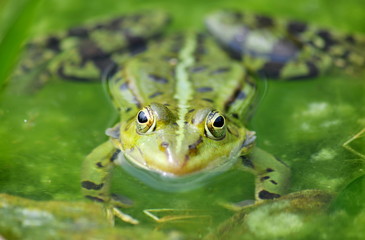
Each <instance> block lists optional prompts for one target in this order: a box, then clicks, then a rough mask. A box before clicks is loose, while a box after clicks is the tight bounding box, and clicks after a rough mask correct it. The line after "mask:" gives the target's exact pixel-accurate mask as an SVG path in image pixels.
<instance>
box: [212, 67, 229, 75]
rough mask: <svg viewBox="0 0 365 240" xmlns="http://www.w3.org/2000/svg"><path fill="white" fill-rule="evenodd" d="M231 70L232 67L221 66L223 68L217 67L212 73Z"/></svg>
mask: <svg viewBox="0 0 365 240" xmlns="http://www.w3.org/2000/svg"><path fill="white" fill-rule="evenodd" d="M229 70H231V68H230V67H221V68H217V69H216V70H214V71H211V72H210V75H215V74H220V73H225V72H228V71H229Z"/></svg>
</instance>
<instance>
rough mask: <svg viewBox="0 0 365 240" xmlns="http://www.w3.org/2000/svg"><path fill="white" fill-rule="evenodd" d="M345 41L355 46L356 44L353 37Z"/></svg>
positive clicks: (350, 36)
mask: <svg viewBox="0 0 365 240" xmlns="http://www.w3.org/2000/svg"><path fill="white" fill-rule="evenodd" d="M345 40H346V42H348V43H351V44H355V42H356V41H355V38H354V36H352V35H349V36H347V37H346V38H345Z"/></svg>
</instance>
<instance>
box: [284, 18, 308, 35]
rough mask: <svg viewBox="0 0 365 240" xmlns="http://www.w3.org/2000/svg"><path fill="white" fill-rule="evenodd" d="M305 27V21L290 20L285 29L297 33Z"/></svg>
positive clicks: (305, 28)
mask: <svg viewBox="0 0 365 240" xmlns="http://www.w3.org/2000/svg"><path fill="white" fill-rule="evenodd" d="M307 27H308V26H307V24H305V23H302V22H295V21H292V22H289V24H288V26H287V30H288V32H290V33H293V34H298V33H302V32H304V31H305V30H307Z"/></svg>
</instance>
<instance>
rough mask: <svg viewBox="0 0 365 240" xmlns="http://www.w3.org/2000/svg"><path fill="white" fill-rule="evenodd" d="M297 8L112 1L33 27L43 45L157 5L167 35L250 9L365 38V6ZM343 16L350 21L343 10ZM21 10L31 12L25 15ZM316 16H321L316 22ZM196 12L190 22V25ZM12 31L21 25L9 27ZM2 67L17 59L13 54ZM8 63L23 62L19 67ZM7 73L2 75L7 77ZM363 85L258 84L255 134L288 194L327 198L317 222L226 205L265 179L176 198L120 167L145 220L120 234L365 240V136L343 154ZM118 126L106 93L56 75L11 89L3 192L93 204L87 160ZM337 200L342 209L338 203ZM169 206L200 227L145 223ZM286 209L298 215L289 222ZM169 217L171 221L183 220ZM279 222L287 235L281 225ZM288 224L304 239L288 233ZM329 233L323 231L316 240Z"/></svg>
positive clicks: (361, 116) (116, 185) (343, 81)
mask: <svg viewBox="0 0 365 240" xmlns="http://www.w3.org/2000/svg"><path fill="white" fill-rule="evenodd" d="M288 2H290V1H287V2H286V3H276V4H275V5H274V6H269V3H271V2H270V1H264V0H261V1H247V4H245V5H247V6H242V4H241V1H216V2H214V3H211V2H209V1H201V2H199V3H195V2H194V3H193V1H191V2H189V1H185V2H184V3H183V1H181V2H179V3H177V2H176V3H171V2H169V1H151V2H150V3H147V4H146V3H142V1H125V2H123V4H122V3H118V1H112V0H110V1H109V0H108V1H103V3H102V4H101V3H88V4H86V3H85V2H83V1H75V2H74V1H52V3H54V4H53V5H52V4H50V5H49V6H48V4H47V6H46V4H44V3H43V4H42V3H41V4H40V6H38V7H37V8H35V10H34V14H35V18H34V19H35V20H38V21H35V22H34V23H33V24H31V25H32V28H31V29H32V35H37V34H39V33H45V32H51V30H52V29H53V28H56V29H64V28H67V27H69V26H71V25H75V24H77V23H80V22H82V21H83V20H85V19H95V18H97V16H108V15H116V13H120V12H130V11H135V10H137V9H140V8H156V7H158V8H162V9H166V10H167V11H169V12H171V14H172V15H173V17H174V19H176V20H175V22H174V23H173V25H172V27H171V28H170V29H169V30H168V31H177V30H185V29H201V28H202V21H201V19H202V18H203V16H204V14H205V13H207V12H209V11H210V10H213V9H217V8H221V7H235V8H237V9H242V8H243V7H245V9H246V8H247V10H249V11H251V12H253V11H255V12H265V13H268V14H271V15H278V16H287V17H292V18H293V17H297V18H300V20H307V21H310V22H316V23H317V22H318V24H320V25H326V26H329V27H332V28H333V27H338V28H340V30H344V31H345V30H346V31H358V32H363V33H364V32H365V29H364V26H365V20H363V19H362V18H361V16H360V17H359V16H357V14H358V15H361V14H362V12H363V11H360V10H359V9H358V8H360V7H359V6H362V4H361V1H338V2H337V4H330V5H327V4H329V3H330V2H329V1H324V0H323V1H303V2H299V3H297V4H296V5H293V3H291V4H289V3H288ZM331 3H332V2H331ZM193 4H194V5H193ZM189 5H190V6H189ZM110 6H113V7H112V8H111V7H110ZM193 6H194V7H193ZM84 8H85V9H84ZM362 8H363V7H362ZM343 9H348V11H346V12H343V11H342V10H343ZM363 10H364V9H363ZM17 11H27V10H25V9H23V8H21V7H20V9H18V10H17ZM29 11H33V10H29ZM308 12H311V14H313V17H309V16H308ZM348 12H352V13H353V14H350V13H348ZM187 13H189V15H191V17H189V18H186V14H187ZM28 14H30V13H28ZM338 18H341V20H339V19H338ZM9 19H11V18H9ZM360 19H362V20H361V21H360ZM10 23H12V24H14V25H13V26H14V27H17V28H21V27H22V26H21V25H20V26H19V25H16V24H17V23H16V22H12V21H10V20H9V24H10ZM23 24H24V23H23ZM23 26H24V27H29V26H30V24H29V23H27V24H25V25H23ZM10 27H11V26H10ZM2 29H5V27H3V28H2ZM3 32H5V31H3ZM8 33H9V32H8ZM10 34H11V32H10ZM15 35H16V34H15ZM12 37H14V38H17V37H18V38H20V39H18V40H17V41H14V42H15V43H16V42H19V41H21V40H22V39H21V38H22V37H23V38H24V37H25V36H21V35H20V36H12ZM3 43H4V42H3ZM6 44H8V43H6ZM5 47H6V46H4V44H3V45H2V46H1V48H5ZM8 47H9V46H8ZM1 58H2V59H3V60H4V61H5V60H6V56H2V57H1ZM8 59H9V61H13V60H14V59H15V57H13V56H9V57H8ZM5 75H6V72H5V70H4V69H3V72H1V74H0V76H5ZM364 77H365V74H364V73H363V72H359V73H357V74H356V75H355V76H352V75H348V74H346V73H344V72H342V71H340V70H335V69H333V70H332V71H330V72H329V73H328V75H325V76H322V77H318V78H315V79H311V80H305V81H292V82H288V81H273V80H263V81H260V83H259V87H260V89H261V90H260V97H259V102H258V105H257V107H256V113H255V115H254V117H253V118H252V120H251V121H250V124H249V128H250V129H253V130H255V131H256V132H257V136H258V139H257V141H258V142H257V144H258V145H259V146H260V147H261V148H263V149H265V150H266V151H268V152H270V153H272V154H274V155H275V156H277V157H279V158H280V159H281V160H283V161H284V162H285V163H286V164H288V165H289V166H290V168H291V170H292V179H291V187H290V189H289V192H300V191H303V190H306V189H317V190H321V191H320V193H321V194H324V195H325V197H323V199H325V200H323V202H321V204H323V206H322V205H320V206H321V210H323V211H319V210H318V211H319V212H316V213H313V211H310V210H308V209H311V208H310V207H308V209H307V210H308V212H307V213H305V214H302V213H298V211H293V212H290V210H288V208H287V207H286V206H285V205H280V204H281V203H280V202H279V203H277V204H278V205H274V204H272V205H270V204H268V205H264V206H262V207H258V208H257V209H255V210H253V211H252V212H251V213H250V214H249V215H248V216H247V217H246V218H240V217H239V216H238V215H235V212H233V211H231V210H228V209H226V208H224V207H222V205H221V204H219V203H222V202H239V201H242V200H244V199H253V198H254V196H253V192H254V178H253V176H251V175H250V174H248V173H242V172H239V171H234V170H232V171H228V172H227V173H226V174H223V175H220V176H218V177H217V178H215V179H213V180H211V181H210V182H209V183H208V184H207V185H206V186H204V187H201V188H198V189H196V190H192V191H188V192H183V193H171V192H162V191H158V190H155V189H153V188H150V187H148V186H146V185H144V184H143V183H141V182H140V181H139V180H137V179H135V178H133V177H132V176H129V175H128V174H127V173H125V172H124V171H123V170H122V169H115V170H114V174H113V180H112V182H113V184H112V192H117V193H122V194H123V195H125V196H128V197H129V198H130V199H133V201H134V207H132V208H128V209H126V210H125V212H126V213H127V214H130V215H132V216H133V217H135V218H137V219H139V220H140V221H141V224H140V225H138V226H130V225H128V224H126V223H123V222H121V221H117V223H116V227H117V228H120V229H122V230H121V231H123V230H125V231H132V232H133V231H135V232H136V239H143V237H142V236H144V237H146V238H145V239H149V238H148V235H146V234H150V233H151V232H156V231H157V232H160V233H159V234H161V235H158V234H157V235H156V236H155V235H150V236H154V237H156V239H159V238H160V237H161V236H162V237H164V238H166V239H203V238H205V239H215V238H216V239H268V238H270V239H278V238H290V239H306V238H310V237H315V238H316V239H344V238H351V239H361V237H364V236H365V230H364V229H363V227H361V226H364V224H365V211H364V202H365V192H364V189H365V188H364V187H365V179H364V176H363V175H364V167H365V166H364V165H365V159H364V158H363V156H364V154H365V141H364V135H359V138H357V139H355V140H354V141H352V142H351V143H350V144H349V146H351V148H353V149H354V151H349V150H348V149H346V148H344V147H343V144H344V143H345V142H346V141H348V140H349V139H351V138H352V137H353V136H355V135H356V134H358V133H360V132H361V130H362V129H364V128H365V104H364V103H365V81H364ZM4 78H5V77H4ZM0 82H1V81H0ZM116 120H117V113H116V111H115V110H114V108H113V106H112V104H111V102H110V100H109V97H108V95H107V93H106V91H105V89H104V87H103V86H102V84H101V83H89V84H87V83H77V82H69V81H63V80H61V79H57V78H55V77H54V78H52V79H50V81H49V82H47V83H46V84H45V85H44V86H43V87H41V88H37V89H35V90H34V89H24V85H23V84H22V83H18V82H16V81H14V80H10V82H9V83H8V84H7V85H6V86H5V87H4V88H3V89H2V92H1V95H0V193H6V194H10V195H14V196H20V197H24V198H27V199H32V200H39V201H54V200H57V201H62V202H65V203H70V204H72V202H74V201H76V202H83V201H84V199H83V197H82V195H81V193H80V184H79V182H80V172H81V164H82V161H83V159H84V158H85V156H86V155H87V154H88V153H89V152H90V151H91V150H92V149H93V148H95V147H96V146H98V145H99V144H100V143H102V142H103V141H105V140H106V139H107V137H106V136H105V134H104V130H105V129H106V128H108V127H110V126H112V125H113V123H114V122H115V121H116ZM361 136H362V137H361ZM326 194H329V195H326ZM306 196H307V197H308V196H309V197H308V199H307V198H305V197H303V199H305V200H308V201H307V202H306V201H302V202H301V204H304V205H305V204H310V203H312V202H311V200H313V199H314V198H316V196H317V195H315V196H314V195H313V196H312V195H310V194H308V195H306ZM321 196H322V195H321ZM329 196H330V197H329ZM317 197H318V196H317ZM332 198H333V199H335V200H333V201H332V202H330V203H329V202H328V201H329V199H332ZM319 199H321V198H320V197H319ZM318 201H319V202H320V200H318ZM303 202H304V203H303ZM10 204H11V202H10ZM1 206H4V205H1V204H0V207H1ZM27 206H28V205H27ZM162 208H164V209H185V210H186V212H184V213H183V214H185V215H189V216H190V215H192V216H194V217H193V218H189V219H185V220H184V221H175V222H170V223H155V222H154V221H153V219H151V218H150V217H148V216H147V215H145V214H144V213H143V210H145V209H162ZM260 209H261V210H260ZM272 209H274V210H272ZM275 209H276V210H275ZM277 209H279V210H280V211H281V210H282V211H284V212H285V211H287V212H289V213H288V214H283V215H278V213H277V211H279V210H277ZM280 211H279V212H280ZM159 214H161V217H163V216H168V215H171V214H173V215H174V214H181V213H178V212H160V213H159ZM1 215H2V216H1ZM5 216H6V213H4V211H0V218H1V219H4V217H5ZM313 216H315V217H313ZM265 219H266V220H265ZM267 219H268V220H267ZM264 220H265V221H266V222H265V221H264ZM261 221H262V222H261ZM270 221H272V223H273V224H274V225H275V226H276V227H272V225H270V223H271V222H270ZM283 226H287V228H289V229H293V231H286V230H285V229H286V228H285V227H283ZM319 228H321V230H320V231H321V232H320V233H319V232H318V234H315V233H316V231H319V230H318V229H319ZM12 229H14V228H12V226H9V225H6V224H4V222H2V221H1V220H0V239H1V238H2V237H4V238H5V239H8V238H9V239H12V237H14V239H15V238H16V237H17V238H22V237H24V236H23V235H22V233H17V234H18V235H17V234H15V233H12V234H9V232H12V231H13V230H12ZM20 229H22V228H20ZM20 232H21V230H20ZM27 233H28V234H30V235H29V236H32V235H31V234H32V231H31V229H30V230H29V228H28V229H27ZM37 234H38V233H37ZM115 234H116V235H115V236H118V234H119V233H115ZM120 234H123V232H121V233H120ZM128 234H129V233H128ZM154 234H156V233H154ZM29 236H28V237H29ZM73 236H76V235H73ZM85 236H86V235H85ZM87 236H90V237H91V236H93V235H92V234H91V235H87ZM98 236H101V235H100V234H99V235H98ZM113 236H114V235H113ZM137 236H138V237H137ZM69 237H72V236H69ZM23 239H25V237H24V238H23Z"/></svg>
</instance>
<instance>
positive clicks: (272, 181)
mask: <svg viewBox="0 0 365 240" xmlns="http://www.w3.org/2000/svg"><path fill="white" fill-rule="evenodd" d="M270 182H271V183H273V184H275V185H277V184H278V183H277V182H275V181H274V180H270Z"/></svg>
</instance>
